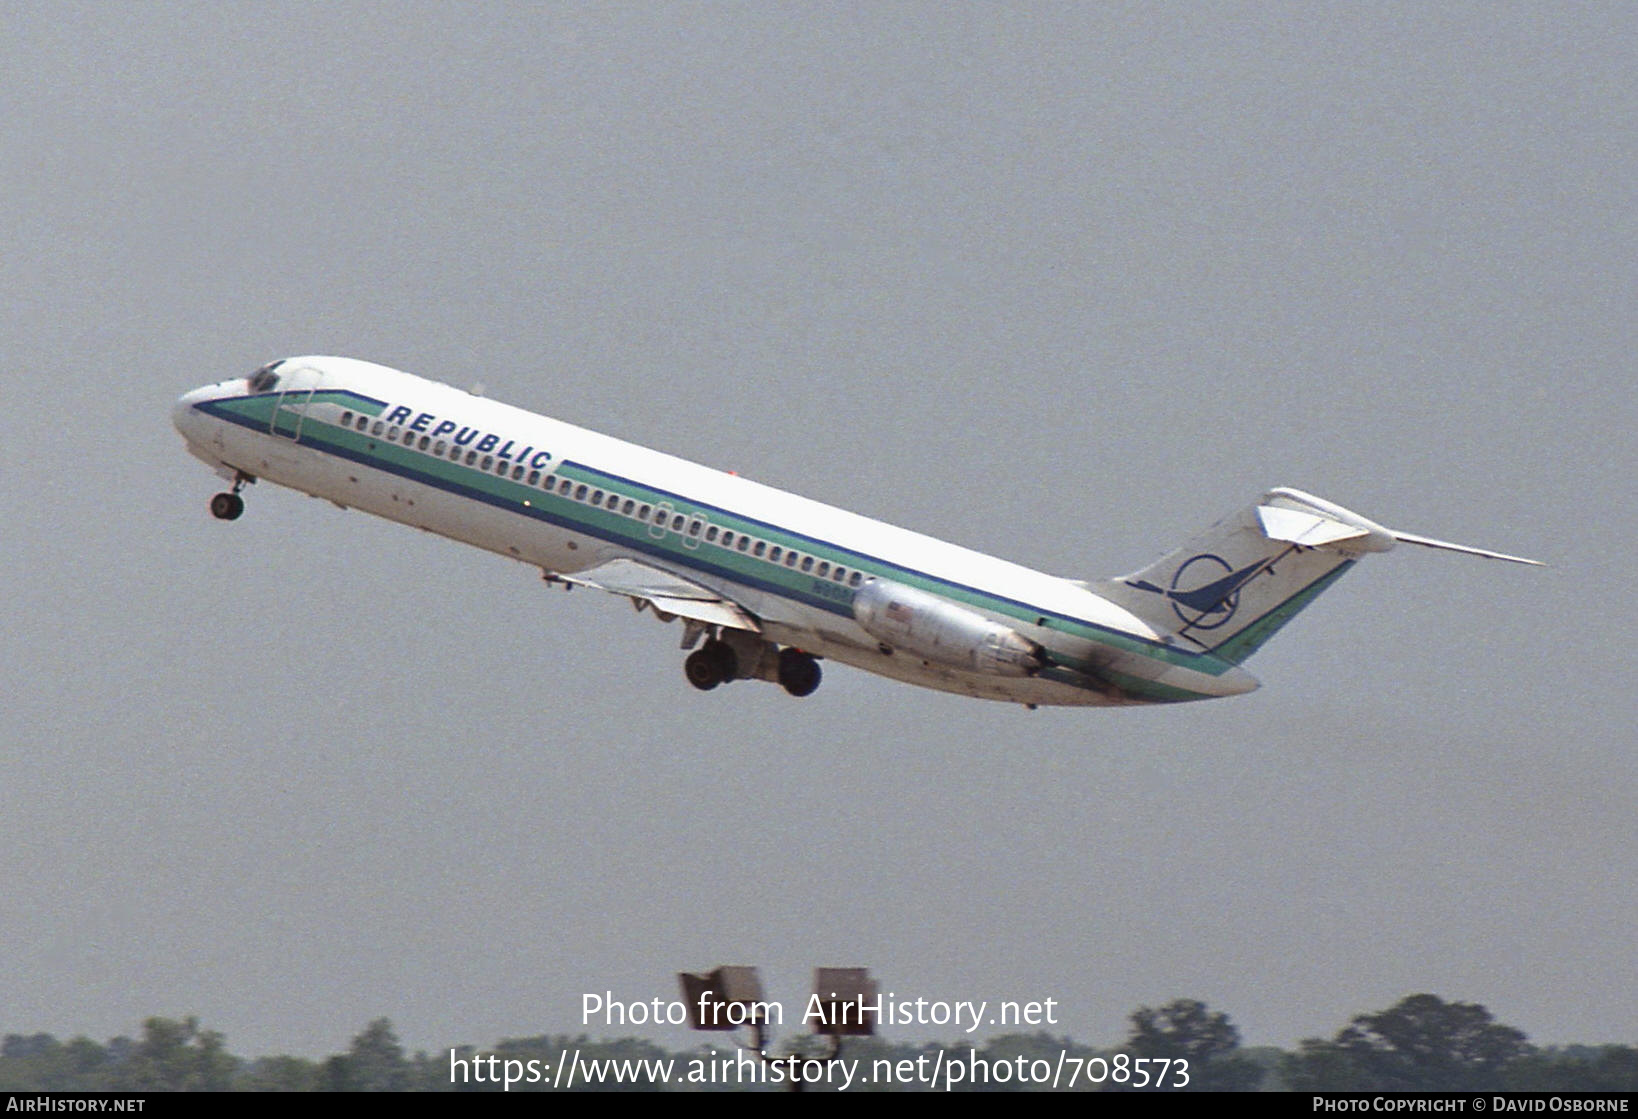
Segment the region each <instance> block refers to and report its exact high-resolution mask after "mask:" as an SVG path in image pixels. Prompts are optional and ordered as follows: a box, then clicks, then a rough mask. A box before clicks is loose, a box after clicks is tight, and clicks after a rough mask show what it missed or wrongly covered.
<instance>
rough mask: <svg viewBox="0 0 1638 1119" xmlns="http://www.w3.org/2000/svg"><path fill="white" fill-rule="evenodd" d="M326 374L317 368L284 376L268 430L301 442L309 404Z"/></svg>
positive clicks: (301, 370)
mask: <svg viewBox="0 0 1638 1119" xmlns="http://www.w3.org/2000/svg"><path fill="white" fill-rule="evenodd" d="M322 380H324V374H323V372H321V371H320V370H317V369H299V370H296V371H295V373H293V374H291V375H289V376H286V377H284V378H282V385H283V387H282V388H281V389H280V391H279V399H278V400H277V401H276V402H275V403H274V405H273V418H272V420H271V421H270V422H269V424H268V430H269V431H270V432H272V433H273V434H274V435H281V436H283V437H284V438H286V439H289V440H291V441H292V442H296V443H299V442H301V425H302V421H304V420H305V419H306V418H307V408H308V405H310V404H312V402H313V394H314V393H315V392H317V391H318V389H319V382H321V381H322Z"/></svg>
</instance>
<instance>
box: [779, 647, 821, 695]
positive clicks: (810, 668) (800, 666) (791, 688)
mask: <svg viewBox="0 0 1638 1119" xmlns="http://www.w3.org/2000/svg"><path fill="white" fill-rule="evenodd" d="M824 676H825V674H824V673H823V672H821V671H819V661H818V660H817V659H815V658H814V656H813V654H812V653H804V652H803V651H802V650H800V649H781V650H779V686H780V687H782V688H784V689H785V690H786V691H787V692H790V693H791V695H793V696H797V697H798V698H800V697H801V696H805V695H812V694H813V693H814V692H815V691H817V690H818V688H819V681H820V680H822V679H824Z"/></svg>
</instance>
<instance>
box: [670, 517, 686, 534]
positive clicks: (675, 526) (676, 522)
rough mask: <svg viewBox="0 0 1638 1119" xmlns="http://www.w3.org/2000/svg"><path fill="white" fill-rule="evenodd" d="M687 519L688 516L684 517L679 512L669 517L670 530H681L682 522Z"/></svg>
mask: <svg viewBox="0 0 1638 1119" xmlns="http://www.w3.org/2000/svg"><path fill="white" fill-rule="evenodd" d="M687 519H688V518H687V517H684V516H683V515H682V514H681V513H678V514H677V515H676V516H675V517H672V518H671V531H672V532H681V531H682V526H683V522H685V521H686V520H687Z"/></svg>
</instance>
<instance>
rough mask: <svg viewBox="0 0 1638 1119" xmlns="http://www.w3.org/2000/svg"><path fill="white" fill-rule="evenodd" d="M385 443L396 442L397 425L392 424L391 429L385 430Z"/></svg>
mask: <svg viewBox="0 0 1638 1119" xmlns="http://www.w3.org/2000/svg"><path fill="white" fill-rule="evenodd" d="M387 442H389V443H396V442H398V425H397V424H394V425H393V426H392V427H389V428H388V429H387Z"/></svg>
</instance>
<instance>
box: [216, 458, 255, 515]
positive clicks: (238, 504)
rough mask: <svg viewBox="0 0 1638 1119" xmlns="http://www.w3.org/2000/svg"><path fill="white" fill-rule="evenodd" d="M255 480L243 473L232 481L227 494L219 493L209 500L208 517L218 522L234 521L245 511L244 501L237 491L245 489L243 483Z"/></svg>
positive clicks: (240, 472)
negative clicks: (231, 486)
mask: <svg viewBox="0 0 1638 1119" xmlns="http://www.w3.org/2000/svg"><path fill="white" fill-rule="evenodd" d="M255 480H256V479H255V478H253V477H251V476H250V475H249V474H246V473H245V472H244V471H242V470H241V471H239V473H238V474H237V475H236V476H235V477H234V479H233V489H232V490H230V491H228V492H227V493H219V494H217V495H216V496H215V497H213V498H211V499H210V515H211V516H213V517H215V518H216V519H217V520H219V521H236V520H238V519H239V515H240V514H241V513H243V512H244V511H245V499H244V498H242V497H240V496H239V491H240V490H242V489H244V488H245V483H247V482H254V481H255Z"/></svg>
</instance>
